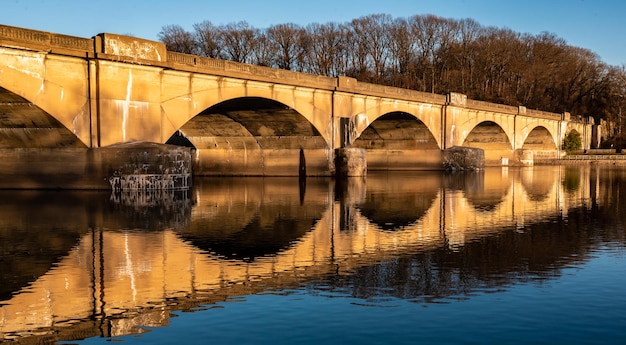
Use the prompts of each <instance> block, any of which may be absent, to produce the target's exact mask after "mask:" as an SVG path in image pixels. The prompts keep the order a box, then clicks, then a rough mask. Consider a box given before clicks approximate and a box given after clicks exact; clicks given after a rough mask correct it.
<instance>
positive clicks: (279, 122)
mask: <svg viewBox="0 0 626 345" xmlns="http://www.w3.org/2000/svg"><path fill="white" fill-rule="evenodd" d="M570 131H577V132H578V133H579V134H581V136H582V138H583V148H584V149H588V148H592V147H595V146H597V144H598V139H599V137H600V131H599V128H598V126H596V125H594V123H593V119H592V118H589V119H587V118H579V117H574V116H570V114H568V113H563V114H556V113H548V112H543V111H538V110H530V109H526V108H525V107H523V106H507V105H500V104H493V103H487V102H480V101H476V100H471V99H468V98H467V97H466V96H465V95H463V94H459V93H450V94H448V95H439V94H432V93H423V92H417V91H412V90H406V89H400V88H394V87H387V86H382V85H375V84H368V83H362V82H359V81H357V80H355V79H353V78H348V77H338V78H331V77H324V76H319V75H310V74H304V73H297V72H292V71H287V70H279V69H273V68H267V67H261V66H255V65H248V64H241V63H235V62H229V61H224V60H215V59H209V58H205V57H200V56H193V55H186V54H180V53H175V52H169V51H167V50H166V49H165V46H164V45H163V44H162V43H160V42H154V41H149V40H144V39H140V38H134V37H128V36H121V35H115V34H108V33H104V34H99V35H97V36H94V37H92V38H80V37H72V36H66V35H61V34H54V33H48V32H42V31H35V30H29V29H23V28H16V27H9V26H0V150H1V152H0V153H1V154H2V156H3V161H2V162H0V174H1V175H3V176H4V178H3V179H4V180H7V181H13V182H6V183H8V184H9V185H10V186H12V187H15V186H16V185H15V182H14V181H15V180H17V177H18V176H19V177H26V179H25V181H26V182H23V184H20V185H22V186H25V187H37V186H41V185H45V182H42V180H44V179H45V178H49V176H52V175H55V174H56V175H65V177H64V178H61V179H59V180H57V181H55V182H54V183H53V185H55V186H61V187H66V186H70V187H71V186H77V185H81V184H82V185H83V186H86V187H88V188H90V187H97V185H98V184H101V181H100V182H95V183H91V182H87V181H82V182H76V180H77V179H81V177H80V176H83V175H85V174H88V173H90V170H93V165H94V161H95V162H99V161H100V160H106V159H105V158H103V155H101V154H100V153H98V152H99V151H98V150H99V149H105V148H110V147H119V146H120V145H124V144H128V143H141V142H147V143H152V144H155V143H156V144H177V145H185V146H189V147H192V148H194V150H192V152H193V163H194V164H193V172H194V174H198V175H242V176H243V175H257V176H272V175H298V174H301V173H302V172H303V171H305V174H306V175H331V174H333V173H334V170H335V166H334V158H335V150H336V149H340V148H346V147H356V148H362V149H364V150H365V152H366V159H367V165H368V168H369V169H381V170H387V169H389V170H394V169H395V170H412V169H440V168H441V167H442V152H444V151H445V150H446V149H449V148H451V147H455V146H470V147H478V148H482V149H483V150H484V152H485V159H486V164H492V165H494V164H502V163H503V162H505V163H506V162H507V161H508V164H529V163H530V162H532V157H534V159H535V160H536V159H540V158H555V157H558V156H559V155H560V149H559V148H560V145H561V143H562V140H563V138H564V136H565V135H566V133H568V132H570ZM529 156H530V157H531V159H530V160H529V159H528V157H529ZM111 164H112V163H111V162H104V163H102V164H101V165H102V166H107V167H108V168H102V169H100V170H107V169H108V172H99V173H100V174H105V175H106V173H110V170H112V169H113V168H111ZM95 170H98V169H95ZM46 176H48V177H46ZM22 180H24V179H22ZM0 187H6V185H4V184H2V183H0Z"/></svg>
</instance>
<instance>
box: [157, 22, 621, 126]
mask: <svg viewBox="0 0 626 345" xmlns="http://www.w3.org/2000/svg"><path fill="white" fill-rule="evenodd" d="M159 39H160V40H161V41H162V42H164V43H165V45H166V47H167V49H168V50H171V51H176V52H181V53H188V54H196V55H201V56H206V57H211V58H217V59H225V60H231V61H236V62H242V63H250V64H255V65H261V66H269V67H275V68H281V69H288V70H293V71H298V72H305V73H312V74H320V75H326V76H331V77H336V76H340V75H344V76H349V77H354V78H357V79H358V80H360V81H364V82H370V83H376V84H383V85H389V86H396V87H402V88H409V89H413V90H418V91H424V92H433V93H438V94H446V93H448V92H460V93H464V94H466V95H467V96H468V97H469V98H472V99H476V100H482V101H488V102H493V103H501V104H508V105H513V106H517V105H524V106H525V107H527V108H530V109H540V110H544V111H550V112H556V113H562V112H570V113H571V114H572V116H584V117H589V116H592V117H594V118H595V120H596V122H598V121H599V120H600V119H602V120H606V121H607V123H608V128H607V129H608V131H609V132H610V133H611V134H614V135H616V136H619V135H621V133H622V127H623V126H626V121H622V120H621V112H622V108H624V110H625V111H626V101H625V100H624V95H625V94H626V70H625V67H624V66H611V65H608V64H606V63H604V62H603V61H601V60H600V58H599V56H598V55H597V54H595V53H594V52H592V51H590V50H588V49H585V48H582V47H575V46H571V45H568V44H567V42H566V41H565V40H564V39H562V38H560V37H558V36H556V35H555V34H552V33H548V32H544V33H541V34H538V35H531V34H527V33H518V32H515V31H512V30H510V29H507V28H497V27H486V26H483V25H480V24H479V23H478V22H476V21H474V20H472V19H460V20H459V19H448V18H441V17H437V16H434V15H413V16H410V17H406V18H393V17H391V16H390V15H386V14H373V15H369V16H365V17H361V18H356V19H354V20H352V21H350V22H347V23H332V22H330V23H326V24H319V23H312V24H309V25H307V26H299V25H296V24H293V23H286V24H276V25H273V26H270V27H269V28H265V29H258V28H254V27H252V26H250V25H249V24H248V23H246V22H243V21H242V22H237V23H229V24H225V25H214V24H213V23H211V22H210V21H204V22H201V23H196V24H193V30H192V31H188V30H186V29H184V28H183V27H182V26H181V25H167V26H164V27H162V31H161V32H160V33H159ZM624 132H626V130H625V131H624Z"/></svg>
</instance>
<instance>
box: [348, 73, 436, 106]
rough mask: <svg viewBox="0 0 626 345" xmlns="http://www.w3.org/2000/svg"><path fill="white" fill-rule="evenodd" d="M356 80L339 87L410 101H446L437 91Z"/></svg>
mask: <svg viewBox="0 0 626 345" xmlns="http://www.w3.org/2000/svg"><path fill="white" fill-rule="evenodd" d="M347 79H353V78H347ZM353 80H354V82H347V83H340V84H339V88H341V89H344V88H347V90H345V91H355V92H356V93H361V94H366V95H372V96H381V97H394V98H398V99H403V100H408V101H416V102H424V103H433V104H439V105H443V104H445V103H446V96H445V95H439V94H436V93H430V92H421V91H415V90H410V89H403V88H399V87H393V86H385V85H379V84H371V83H364V82H360V81H356V79H353Z"/></svg>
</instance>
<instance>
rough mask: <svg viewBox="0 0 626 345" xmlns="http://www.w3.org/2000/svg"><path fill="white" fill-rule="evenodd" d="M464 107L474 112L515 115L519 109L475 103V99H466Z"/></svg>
mask: <svg viewBox="0 0 626 345" xmlns="http://www.w3.org/2000/svg"><path fill="white" fill-rule="evenodd" d="M465 104H466V107H467V108H470V109H475V110H485V111H493V112H498V113H505V114H512V115H517V113H518V112H519V107H514V106H510V105H505V104H497V103H489V102H484V101H477V100H475V99H469V98H468V99H467V101H466V103H465Z"/></svg>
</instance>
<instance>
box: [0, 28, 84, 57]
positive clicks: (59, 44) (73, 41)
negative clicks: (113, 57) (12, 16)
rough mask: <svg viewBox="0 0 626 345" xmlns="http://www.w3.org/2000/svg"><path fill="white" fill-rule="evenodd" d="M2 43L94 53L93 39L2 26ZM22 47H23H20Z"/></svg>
mask: <svg viewBox="0 0 626 345" xmlns="http://www.w3.org/2000/svg"><path fill="white" fill-rule="evenodd" d="M0 41H12V42H23V43H26V44H24V45H23V47H24V48H28V47H29V46H32V45H37V46H38V47H36V48H41V47H42V46H43V47H47V48H49V49H50V50H52V49H54V48H62V49H71V50H78V51H81V52H85V53H93V52H94V45H93V39H90V38H82V37H76V36H67V35H60V34H54V33H50V32H45V31H38V30H29V29H22V28H17V27H13V26H7V25H0ZM20 46H22V45H20Z"/></svg>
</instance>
